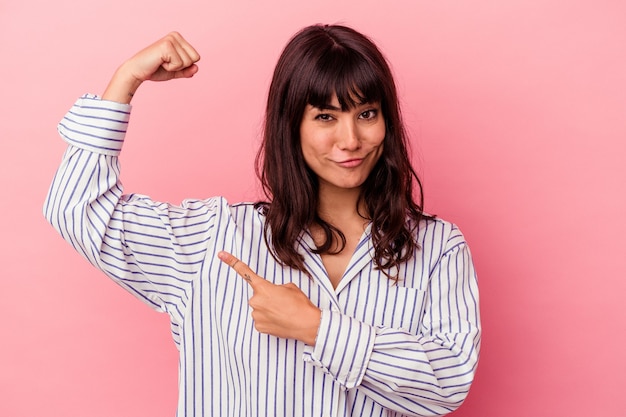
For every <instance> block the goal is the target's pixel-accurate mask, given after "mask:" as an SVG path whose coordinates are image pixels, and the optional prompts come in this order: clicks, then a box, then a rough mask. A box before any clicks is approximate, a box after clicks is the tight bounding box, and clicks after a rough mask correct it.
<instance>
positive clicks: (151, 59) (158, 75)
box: [102, 32, 200, 103]
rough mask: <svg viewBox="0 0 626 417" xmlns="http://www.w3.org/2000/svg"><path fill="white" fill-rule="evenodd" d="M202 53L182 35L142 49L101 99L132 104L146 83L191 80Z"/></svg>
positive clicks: (114, 77)
mask: <svg viewBox="0 0 626 417" xmlns="http://www.w3.org/2000/svg"><path fill="white" fill-rule="evenodd" d="M199 60H200V54H198V52H197V51H196V50H195V49H194V48H193V46H191V44H189V42H187V41H186V40H185V39H184V38H183V37H182V36H181V34H180V33H178V32H172V33H170V34H168V35H167V36H165V37H163V38H162V39H160V40H158V41H156V42H155V43H153V44H152V45H150V46H148V47H146V48H144V49H142V50H141V51H139V52H138V53H137V54H135V55H134V56H133V57H132V58H130V59H129V60H127V61H126V62H124V63H123V64H122V65H121V66H120V67H119V68H118V69H117V71H116V72H115V75H114V76H113V78H112V79H111V82H110V83H109V85H108V87H107V89H106V90H105V92H104V94H103V95H102V98H103V99H104V100H112V101H118V102H121V103H130V101H131V99H132V97H133V95H134V94H135V92H136V91H137V89H138V88H139V86H140V85H141V83H143V82H144V81H148V80H149V81H167V80H171V79H174V78H190V77H192V76H193V75H194V74H195V73H196V72H198V66H197V65H196V62H198V61H199Z"/></svg>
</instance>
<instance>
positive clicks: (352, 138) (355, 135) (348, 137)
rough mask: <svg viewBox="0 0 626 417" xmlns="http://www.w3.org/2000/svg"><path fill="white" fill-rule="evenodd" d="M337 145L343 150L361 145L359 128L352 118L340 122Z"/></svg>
mask: <svg viewBox="0 0 626 417" xmlns="http://www.w3.org/2000/svg"><path fill="white" fill-rule="evenodd" d="M337 147H338V148H339V149H341V150H343V151H356V150H357V149H359V148H360V147H361V140H360V138H359V130H358V127H357V126H356V123H355V122H354V121H353V120H351V121H345V123H341V126H340V128H339V131H338V132H337Z"/></svg>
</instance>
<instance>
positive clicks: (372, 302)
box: [357, 286, 426, 334]
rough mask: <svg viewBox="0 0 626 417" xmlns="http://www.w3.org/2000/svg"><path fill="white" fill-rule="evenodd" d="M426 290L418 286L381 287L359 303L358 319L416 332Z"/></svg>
mask: <svg viewBox="0 0 626 417" xmlns="http://www.w3.org/2000/svg"><path fill="white" fill-rule="evenodd" d="M425 300H426V292H425V291H423V290H421V289H418V288H409V287H395V286H394V287H382V288H379V291H378V293H377V294H375V295H372V294H370V297H369V299H368V300H367V302H366V303H359V306H358V309H359V310H360V311H359V312H358V313H359V314H357V315H359V316H361V317H359V319H360V320H362V321H364V322H366V323H369V324H371V325H373V326H377V327H390V328H394V329H403V330H406V331H409V332H410V333H413V334H417V333H418V332H419V329H420V323H421V321H422V318H423V315H424V303H425Z"/></svg>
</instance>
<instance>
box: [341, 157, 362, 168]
mask: <svg viewBox="0 0 626 417" xmlns="http://www.w3.org/2000/svg"><path fill="white" fill-rule="evenodd" d="M362 163H363V158H353V159H346V160H344V161H337V165H339V166H341V167H344V168H355V167H358V166H359V165H361V164H362Z"/></svg>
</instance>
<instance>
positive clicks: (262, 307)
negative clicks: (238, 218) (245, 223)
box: [218, 252, 321, 346]
mask: <svg viewBox="0 0 626 417" xmlns="http://www.w3.org/2000/svg"><path fill="white" fill-rule="evenodd" d="M218 257H219V259H220V260H221V261H222V262H225V263H226V264H228V265H229V266H230V267H231V268H233V269H234V270H235V271H236V272H237V274H239V275H240V276H241V277H242V278H243V279H244V280H246V281H247V282H248V284H250V287H252V290H253V293H254V294H253V295H252V297H251V298H250V300H249V302H248V304H249V305H250V307H252V318H253V319H254V327H255V328H256V329H257V330H258V331H259V332H261V333H266V334H271V335H273V336H276V337H281V338H285V339H297V340H300V341H302V342H305V343H306V344H308V345H311V346H313V345H314V344H315V338H316V336H317V330H318V328H319V324H320V319H321V311H320V309H319V308H317V307H316V306H315V305H313V303H312V302H311V300H309V298H308V297H307V296H306V295H305V294H304V293H303V292H302V291H301V290H300V288H298V287H297V286H296V285H295V284H293V283H288V284H284V285H276V284H272V283H271V282H269V281H267V280H265V279H264V278H262V277H260V276H258V275H257V274H256V273H255V272H254V271H252V269H250V267H249V266H248V265H246V264H244V263H243V262H241V261H240V260H239V259H237V258H236V257H234V256H233V255H231V254H230V253H228V252H220V253H219V254H218Z"/></svg>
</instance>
